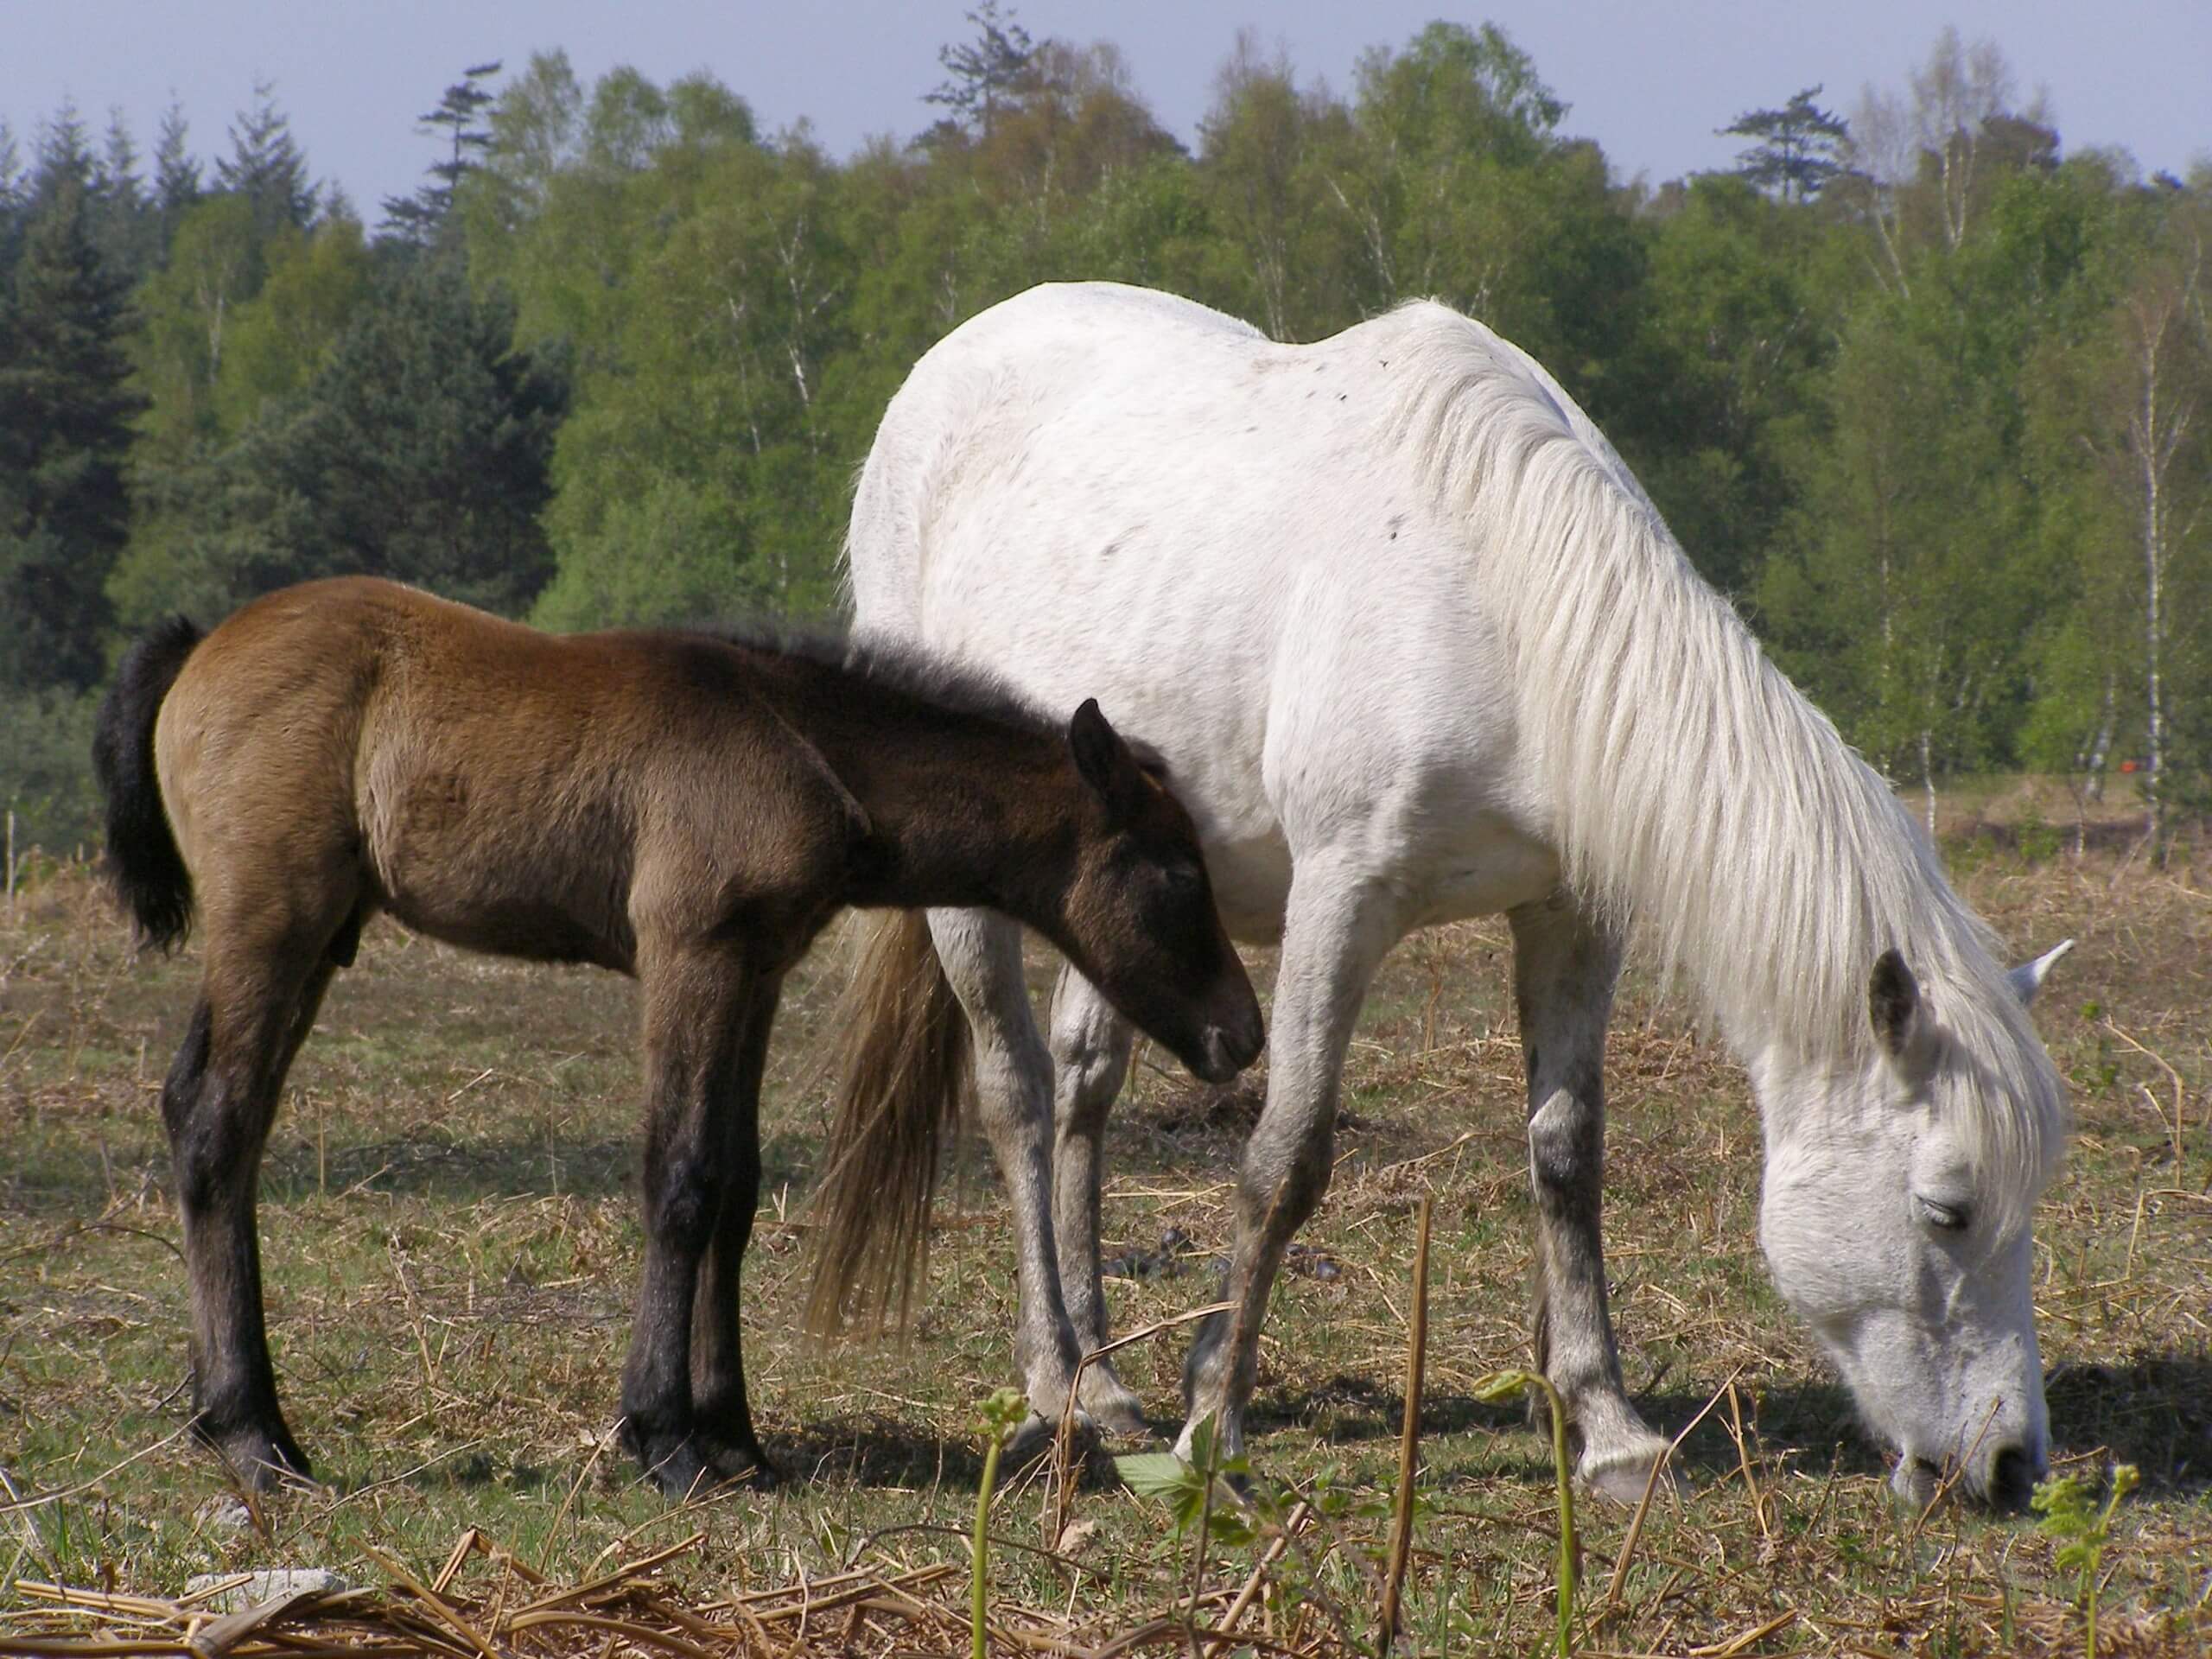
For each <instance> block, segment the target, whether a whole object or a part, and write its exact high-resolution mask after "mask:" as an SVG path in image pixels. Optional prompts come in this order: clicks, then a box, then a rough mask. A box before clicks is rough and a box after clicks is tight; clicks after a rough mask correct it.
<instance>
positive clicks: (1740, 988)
mask: <svg viewBox="0 0 2212 1659" xmlns="http://www.w3.org/2000/svg"><path fill="white" fill-rule="evenodd" d="M1370 327H1378V328H1383V329H1388V330H1389V331H1390V334H1391V338H1390V340H1389V346H1388V348H1387V354H1388V358H1389V365H1390V371H1391V372H1390V379H1391V381H1392V383H1393V384H1394V385H1403V386H1404V387H1405V388H1406V390H1405V391H1404V393H1403V396H1402V402H1401V403H1400V404H1398V405H1397V406H1396V409H1395V427H1394V429H1393V436H1394V437H1395V439H1396V440H1397V441H1398V442H1399V443H1400V444H1401V445H1402V448H1401V449H1400V453H1402V454H1411V455H1415V456H1419V457H1421V458H1422V461H1423V463H1424V464H1425V466H1426V467H1427V472H1428V482H1429V484H1430V485H1431V486H1432V487H1433V489H1434V490H1435V491H1436V492H1437V493H1438V496H1439V499H1440V501H1441V502H1442V503H1443V505H1445V507H1446V510H1447V511H1448V512H1452V514H1453V515H1455V516H1456V517H1457V518H1458V519H1459V522H1461V523H1463V524H1465V525H1466V526H1467V527H1468V530H1469V532H1470V534H1469V546H1470V547H1471V549H1472V550H1473V551H1474V556H1475V558H1476V559H1477V560H1478V567H1477V569H1476V570H1475V572H1474V573H1473V574H1474V575H1475V577H1476V580H1477V581H1478V582H1479V585H1480V590H1481V594H1482V596H1483V601H1484V609H1485V612H1486V613H1488V614H1489V615H1491V617H1492V618H1493V619H1495V620H1496V621H1497V624H1498V626H1499V627H1500V631H1501V633H1502V636H1503V641H1504V643H1505V645H1506V647H1507V649H1508V650H1509V651H1510V652H1512V653H1514V655H1515V657H1516V661H1517V664H1518V667H1519V673H1518V674H1517V676H1516V679H1517V681H1518V684H1519V688H1520V696H1519V708H1520V714H1521V719H1522V729H1523V737H1524V740H1525V741H1529V743H1530V744H1531V745H1532V746H1533V747H1534V750H1535V754H1536V772H1535V775H1536V776H1538V777H1539V778H1541V779H1545V780H1546V782H1547V784H1548V788H1549V791H1550V807H1551V810H1552V814H1553V817H1554V835H1555V836H1556V839H1557V843H1558V848H1559V851H1560V857H1561V860H1562V861H1563V864H1564V868H1565V870H1566V874H1567V880H1569V881H1570V883H1571V884H1572V885H1573V887H1574V888H1575V890H1576V891H1577V892H1578V893H1581V894H1582V895H1584V896H1585V898H1586V899H1587V900H1589V901H1591V902H1594V903H1595V904H1596V905H1597V906H1599V909H1600V910H1601V912H1603V913H1604V914H1605V915H1606V916H1607V917H1608V918H1609V919H1611V921H1612V922H1613V924H1614V925H1616V926H1617V927H1618V928H1619V929H1620V930H1621V931H1622V932H1623V933H1624V936H1626V937H1627V938H1629V939H1630V941H1631V942H1632V943H1633V944H1634V945H1635V946H1636V947H1637V950H1638V953H1639V954H1640V955H1642V956H1643V957H1647V958H1648V959H1649V960H1651V961H1653V962H1654V963H1656V964H1658V965H1660V966H1662V967H1671V966H1673V965H1675V964H1676V963H1679V964H1680V965H1681V967H1682V968H1683V969H1685V970H1686V971H1687V972H1688V974H1689V976H1691V978H1692V979H1693V980H1694V982H1696V983H1697V985H1698V986H1699V988H1700V990H1701V991H1702V992H1703V994H1704V996H1705V998H1706V1000H1707V1002H1708V1004H1709V1006H1710V1007H1711V1009H1712V1012H1713V1015H1714V1017H1715V1018H1716V1019H1717V1020H1719V1023H1720V1025H1721V1027H1722V1029H1723V1030H1725V1031H1726V1032H1727V1033H1729V1034H1730V1037H1731V1039H1732V1041H1735V1042H1736V1043H1738V1045H1739V1046H1742V1045H1745V1044H1747V1043H1751V1044H1764V1043H1775V1042H1779V1043H1781V1044H1783V1045H1784V1046H1788V1047H1792V1048H1794V1049H1795V1050H1796V1052H1797V1053H1798V1055H1799V1056H1800V1057H1801V1058H1802V1060H1803V1061H1804V1062H1805V1063H1807V1064H1808V1065H1811V1066H1814V1067H1833V1068H1835V1069H1837V1070H1843V1069H1847V1068H1848V1069H1855V1068H1857V1067H1859V1066H1860V1065H1864V1064H1865V1063H1866V1060H1867V1059H1868V1058H1870V1057H1871V1054H1872V1043H1873V1040H1874V1039H1873V1034H1872V1027H1871V1025H1870V1022H1869V1019H1868V1014H1867V986H1868V980H1869V976H1870V974H1871V972H1872V968H1873V965H1874V962H1875V960H1876V958H1877V957H1879V956H1880V954H1881V953H1882V952H1883V951H1884V950H1887V949H1889V948H1891V947H1892V946H1894V947H1896V948H1897V950H1900V951H1902V952H1903V954H1904V959H1905V961H1906V963H1907V964H1908V965H1909V966H1910V969H1911V970H1912V972H1913V974H1914V975H1915V976H1916V978H1917V979H1918V981H1919V982H1920V985H1921V990H1922V995H1923V999H1924V1001H1925V1003H1926V1005H1927V1007H1928V1008H1929V1012H1930V1014H1932V1015H1933V1016H1934V1018H1935V1020H1936V1021H1937V1023H1938V1025H1939V1026H1940V1027H1942V1029H1943V1030H1944V1031H1946V1032H1947V1033H1948V1035H1949V1038H1950V1039H1951V1041H1952V1042H1953V1044H1954V1045H1955V1049H1954V1051H1953V1053H1952V1056H1951V1058H1952V1059H1953V1061H1954V1064H1952V1065H1948V1066H1945V1067H1943V1068H1942V1071H1943V1073H1944V1081H1942V1082H1941V1083H1939V1087H1941V1089H1942V1096H1947V1098H1939V1108H1940V1109H1942V1110H1943V1111H1944V1112H1945V1113H1946V1115H1947V1116H1948V1119H1949V1120H1950V1121H1951V1122H1953V1124H1954V1125H1955V1129H1956V1131H1957V1133H1958V1134H1959V1135H1960V1136H1961V1141H1962V1142H1963V1143H1964V1145H1965V1147H1966V1149H1967V1155H1968V1156H1969V1158H1970V1159H1972V1160H1973V1161H1974V1166H1975V1167H1976V1170H1977V1172H1978V1173H1979V1174H1980V1178H1981V1179H1982V1181H1983V1183H1984V1184H1985V1186H1986V1192H1985V1195H1984V1197H1985V1200H1986V1201H1994V1202H1996V1203H1998V1204H1999V1205H2003V1206H2004V1207H2005V1208H2006V1209H2008V1210H2022V1209H2024V1207H2025V1206H2026V1205H2029V1204H2031V1203H2032V1202H2033V1199H2034V1196H2035V1194H2036V1193H2037V1192H2038V1191H2039V1190H2040V1189H2041V1187H2042V1185H2043V1184H2044V1181H2045V1180H2046V1179H2048V1177H2049V1173H2050V1166H2051V1165H2052V1163H2053V1161H2054V1160H2055V1159H2056V1154H2057V1149H2058V1147H2059V1144H2060V1141H2061V1138H2062V1135H2063V1128H2064V1117H2065V1104H2064V1094H2063V1089H2062V1087H2061V1084H2060V1081H2059V1077H2058V1074H2057V1071H2056V1068H2055V1067H2054V1066H2053V1065H2051V1063H2050V1058H2049V1057H2048V1056H2047V1055H2046V1054H2045V1053H2044V1049H2043V1046H2042V1044H2041V1042H2040V1041H2038V1040H2037V1037H2036V1035H2035V1033H2034V1030H2033V1028H2032V1027H2031V1026H2030V1025H2029V1023H2028V1020H2027V1016H2026V1012H2025V1010H2024V1007H2022V1006H2021V1005H2020V1002H2019V1000H2018V997H2017V996H2016V995H2015V994H2014V993H2013V991H2012V988H2011V986H2010V984H2009V983H2008V982H2007V979H2006V976H2005V972H2004V969H2003V968H2002V966H2001V964H2000V963H1999V959H1998V957H1997V955H1996V953H1995V949H1994V944H1995V942H1994V939H1993V936H1992V935H1991V933H1990V931H1989V930H1988V928H1987V927H1986V925H1984V924H1983V923H1982V922H1981V921H1980V918H1978V917H1976V916H1975V915H1974V912H1971V911H1970V910H1968V909H1967V906H1965V905H1964V904H1963V903H1962V902H1961V900H1960V899H1959V898H1958V896H1957V894H1956V893H1954V892H1953V891H1952V889H1951V886H1950V883H1949V882H1948V880H1945V878H1944V875H1943V872H1942V867H1941V866H1940V864H1939V863H1938V862H1937V860H1936V854H1935V850H1934V849H1933V848H1932V847H1931V846H1930V845H1929V842H1928V841H1927V839H1926V837H1925V836H1923V835H1922V834H1921V833H1920V831H1919V829H1917V827H1916V825H1915V824H1914V823H1912V821H1911V820H1910V817H1908V816H1907V814H1906V812H1905V810H1904V807H1903V806H1902V805H1901V804H1899V803H1898V801H1897V798H1896V797H1895V796H1894V795H1893V794H1892V793H1891V791H1890V789H1889V787H1888V786H1887V785H1885V783H1884V782H1883V781H1882V779H1881V778H1880V777H1879V776H1878V775H1877V774H1876V773H1875V772H1874V770H1873V769H1872V767H1871V766H1868V765H1867V764H1866V762H1865V761H1864V760H1861V759H1860V758H1859V755H1858V754H1857V753H1854V752H1853V750H1852V749H1851V747H1849V746H1848V745H1847V744H1846V743H1845V742H1844V741H1843V739H1842V737H1841V736H1840V734H1838V733H1837V731H1836V729H1835V728H1834V725H1832V724H1831V723H1830V722H1829V721H1828V720H1827V717H1826V716H1824V715H1821V713H1820V712H1819V710H1817V709H1815V708H1814V707H1813V706H1812V705H1811V704H1810V703H1808V702H1806V700H1805V699H1804V698H1803V697H1802V696H1801V695H1800V694H1799V693H1798V692H1797V690H1796V688H1795V687H1793V686H1792V685H1791V684H1790V683H1789V681H1788V680H1787V679H1785V678H1784V677H1783V675H1782V674H1781V672H1780V671H1778V670H1777V669H1776V668H1775V667H1774V665H1773V664H1771V663H1770V662H1769V661H1768V660H1767V658H1766V656H1765V654H1764V652H1761V651H1760V649H1759V647H1758V642H1757V641H1756V640H1755V639H1753V638H1752V637H1751V632H1750V630H1749V629H1747V628H1746V627H1745V626H1744V625H1743V623H1742V621H1741V620H1739V619H1738V617H1737V615H1736V613H1735V612H1734V611H1733V610H1732V608H1731V607H1729V605H1728V603H1727V602H1726V601H1725V600H1724V599H1723V598H1721V596H1720V595H1719V594H1717V593H1715V592H1714V591H1713V589H1712V588H1710V587H1708V586H1707V584H1706V583H1705V582H1704V581H1703V580H1702V579H1700V577H1699V576H1698V575H1696V573H1695V572H1694V570H1693V569H1691V566H1690V564H1689V562H1688V559H1687V558H1686V557H1685V556H1683V554H1682V551H1681V548H1680V546H1679V545H1678V544H1677V543H1675V539H1674V537H1672V535H1671V534H1670V533H1669V531H1668V530H1667V528H1666V526H1665V524H1663V523H1662V522H1661V519H1660V518H1659V514H1658V512H1657V510H1656V508H1655V507H1654V506H1653V505H1652V504H1651V501H1650V499H1649V497H1648V496H1646V495H1645V493H1643V489H1642V487H1641V486H1639V485H1638V484H1637V481H1636V480H1635V479H1634V477H1633V476H1632V475H1631V474H1630V472H1629V470H1628V468H1627V467H1626V466H1625V465H1624V463H1623V462H1622V461H1621V460H1620V458H1619V456H1618V455H1617V454H1615V453H1614V451H1613V449H1612V447H1611V444H1609V443H1608V442H1606V441H1605V437H1604V435H1602V434H1601V433H1599V430H1598V429H1597V428H1596V427H1595V426H1594V425H1593V424H1592V423H1591V422H1590V420H1589V417H1588V416H1586V415H1584V414H1583V412H1582V411H1581V410H1580V409H1579V408H1578V407H1576V405H1575V404H1574V402H1573V399H1572V398H1570V397H1568V396H1567V393H1566V392H1565V391H1562V390H1561V389H1560V386H1559V385H1558V384H1557V383H1556V382H1555V381H1554V380H1553V379H1552V378H1551V377H1550V375H1548V373H1546V372H1544V370H1543V369H1542V368H1541V366H1540V365H1537V364H1536V363H1535V360H1534V359H1531V358H1529V356H1528V355H1527V354H1526V353H1523V352H1522V351H1521V350H1520V349H1519V348H1517V347H1516V346H1512V345H1510V344H1509V343H1508V342H1506V341H1504V340H1500V339H1499V338H1497V336H1496V335H1494V334H1491V332H1490V331H1489V330H1488V329H1486V328H1484V327H1482V326H1481V325H1480V324H1478V323H1474V322H1471V321H1469V320H1467V319H1466V318H1465V317H1463V316H1461V315H1459V314H1458V313H1456V312H1453V311H1452V310H1450V309H1448V308H1445V307H1442V306H1439V305H1434V304H1431V303H1427V302H1415V303H1414V304H1410V305H1407V306H1404V307H1402V308H1399V309H1398V310H1397V311H1395V312H1394V313H1393V314H1391V315H1390V316H1389V317H1388V318H1387V319H1384V320H1383V321H1381V322H1379V323H1377V324H1375V325H1370ZM1401 377H1402V378H1401Z"/></svg>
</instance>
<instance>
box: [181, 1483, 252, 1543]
mask: <svg viewBox="0 0 2212 1659" xmlns="http://www.w3.org/2000/svg"><path fill="white" fill-rule="evenodd" d="M192 1521H193V1524H194V1526H196V1527H198V1528H199V1529H200V1531H202V1532H212V1533H213V1534H214V1535H216V1536H218V1537H220V1538H229V1537H235V1536H236V1535H238V1534H239V1533H241V1532H244V1531H245V1530H246V1529H248V1528H250V1527H251V1526H252V1525H253V1511H252V1510H249V1509H247V1508H246V1506H245V1504H244V1503H241V1502H240V1501H239V1500H238V1499H237V1498H235V1497H230V1496H229V1495H227V1494H225V1495H224V1496H221V1497H211V1498H209V1499H208V1500H207V1502H206V1503H202V1504H201V1505H200V1507H199V1508H198V1509H196V1510H194V1511H193V1512H192Z"/></svg>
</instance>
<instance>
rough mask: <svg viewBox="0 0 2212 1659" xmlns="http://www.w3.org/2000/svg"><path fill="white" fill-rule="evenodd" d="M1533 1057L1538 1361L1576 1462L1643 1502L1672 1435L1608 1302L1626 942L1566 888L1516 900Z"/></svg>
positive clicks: (1519, 980)
mask: <svg viewBox="0 0 2212 1659" xmlns="http://www.w3.org/2000/svg"><path fill="white" fill-rule="evenodd" d="M1508 916H1509V918H1510V921H1511V922H1512V925H1513V944H1514V957H1513V988H1514V995H1515V1000H1516V1001H1517V1003H1518V1004H1519V1007H1520V1012H1521V1043H1522V1052H1523V1055H1524V1057H1525V1058H1526V1059H1527V1062H1528V1068H1529V1176H1530V1179H1531V1180H1532V1181H1533V1182H1534V1184H1535V1194H1536V1307H1535V1337H1536V1364H1537V1366H1538V1368H1539V1369H1540V1370H1542V1371H1543V1373H1544V1375H1545V1376H1548V1377H1549V1378H1550V1379H1551V1383H1552V1386H1553V1387H1554V1388H1555V1389H1558V1390H1559V1393H1560V1399H1562V1400H1563V1401H1565V1402H1566V1403H1567V1416H1568V1420H1569V1421H1570V1422H1572V1424H1573V1427H1574V1428H1575V1430H1576V1432H1577V1433H1578V1435H1579V1437H1580V1442H1581V1451H1580V1457H1579V1459H1578V1460H1577V1464H1576V1471H1577V1472H1578V1473H1579V1474H1580V1476H1581V1477H1582V1478H1583V1480H1584V1481H1585V1482H1586V1484H1588V1485H1590V1486H1591V1487H1592V1489H1594V1490H1595V1491H1599V1492H1602V1493H1604V1494H1605V1496H1607V1497H1613V1498H1618V1499H1619V1500H1621V1501H1623V1502H1624V1503H1635V1502H1636V1501H1637V1499H1638V1498H1640V1497H1642V1496H1643V1489H1644V1485H1645V1483H1646V1481H1647V1480H1648V1478H1649V1475H1650V1472H1651V1465H1652V1463H1653V1462H1654V1460H1655V1459H1657V1458H1658V1457H1659V1455H1660V1454H1661V1453H1662V1452H1664V1451H1665V1450H1666V1448H1667V1442H1666V1441H1664V1440H1661V1439H1660V1438H1659V1437H1658V1436H1657V1435H1656V1434H1654V1433H1652V1432H1651V1431H1650V1429H1649V1427H1646V1426H1645V1424H1644V1421H1643V1419H1642V1418H1641V1417H1639V1416H1638V1415H1637V1412H1636V1408H1635V1407H1633V1406H1631V1405H1630V1404H1629V1402H1628V1395H1627V1392H1626V1390H1625V1389H1624V1388H1623V1387H1622V1383H1621V1362H1620V1355H1619V1352H1618V1349H1617V1348H1616V1346H1615V1344H1614V1341H1613V1325H1612V1319H1611V1314H1610V1313H1609V1312H1608V1311H1607V1309H1606V1306H1605V1252H1604V1246H1603V1243H1602V1242H1601V1240H1600V1238H1599V1212H1600V1210H1601V1208H1602V1206H1603V1204H1604V1199H1605V1190H1604V1189H1605V1025H1606V1021H1607V1020H1608V1018H1609V1016H1610V1015H1611V1010H1612V1001H1613V982H1614V979H1615V977H1616V976H1618V973H1619V970H1620V952H1619V950H1618V948H1617V947H1616V945H1615V944H1613V942H1612V941H1611V939H1609V938H1606V937H1605V934H1604V933H1603V932H1602V931H1600V930H1599V929H1598V928H1597V927H1596V926H1595V925H1592V922H1591V920H1590V919H1589V918H1588V917H1587V916H1586V915H1585V914H1584V912H1582V911H1581V910H1580V908H1579V907H1577V906H1575V905H1574V904H1573V902H1572V901H1571V900H1570V899H1567V898H1566V897H1565V896H1564V895H1561V894H1554V895H1553V897H1551V898H1550V899H1545V900H1543V901H1541V902H1540V903H1536V904H1533V905H1523V906H1521V907H1520V908H1518V909H1516V910H1513V911H1510V912H1508Z"/></svg>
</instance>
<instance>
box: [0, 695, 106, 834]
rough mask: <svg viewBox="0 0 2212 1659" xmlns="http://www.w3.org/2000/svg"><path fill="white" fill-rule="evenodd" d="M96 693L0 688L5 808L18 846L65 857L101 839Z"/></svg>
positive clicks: (0, 776) (0, 805) (0, 775)
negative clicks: (95, 771) (93, 759)
mask: <svg viewBox="0 0 2212 1659" xmlns="http://www.w3.org/2000/svg"><path fill="white" fill-rule="evenodd" d="M98 710H99V692H97V691H81V692H72V691H68V690H61V689H59V688H55V687H47V688H44V689H41V690H8V689H0V810H4V811H9V812H13V813H14V814H15V815H16V852H17V855H19V856H20V855H22V853H23V852H24V851H25V850H26V849H29V848H30V847H33V846H42V847H44V848H45V849H47V851H48V852H49V853H51V854H53V855H56V856H61V855H67V853H69V852H70V850H71V849H73V848H76V847H79V846H89V845H91V844H92V842H93V841H94V840H96V839H97V837H98V834H99V829H98V825H99V794H98V791H96V790H95V789H94V788H93V786H92V769H91V767H90V766H89V765H88V764H87V760H88V757H89V756H90V755H91V754H92V719H93V715H95V714H96V713H97V712H98Z"/></svg>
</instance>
